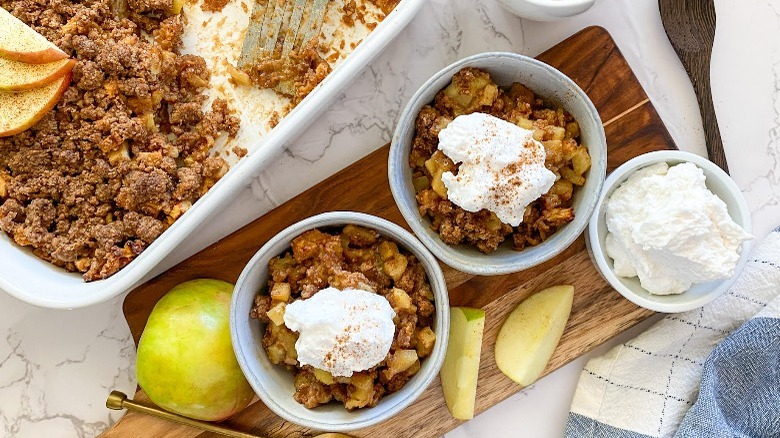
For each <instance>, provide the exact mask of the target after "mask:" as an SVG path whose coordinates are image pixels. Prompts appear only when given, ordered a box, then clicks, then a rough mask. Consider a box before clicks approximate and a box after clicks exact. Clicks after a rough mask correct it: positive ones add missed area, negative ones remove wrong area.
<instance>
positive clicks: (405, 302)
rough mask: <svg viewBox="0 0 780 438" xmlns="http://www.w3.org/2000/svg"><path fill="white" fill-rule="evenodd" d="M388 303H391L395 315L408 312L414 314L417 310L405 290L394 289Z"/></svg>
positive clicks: (388, 295) (388, 297) (388, 296)
mask: <svg viewBox="0 0 780 438" xmlns="http://www.w3.org/2000/svg"><path fill="white" fill-rule="evenodd" d="M386 298H387V301H389V302H390V306H391V307H392V308H393V310H395V313H402V312H408V313H412V312H414V311H415V310H417V308H416V307H415V305H414V304H412V298H411V297H409V294H407V293H406V291H404V290H403V289H399V288H397V287H394V288H393V290H392V291H390V293H389V294H387V297H386Z"/></svg>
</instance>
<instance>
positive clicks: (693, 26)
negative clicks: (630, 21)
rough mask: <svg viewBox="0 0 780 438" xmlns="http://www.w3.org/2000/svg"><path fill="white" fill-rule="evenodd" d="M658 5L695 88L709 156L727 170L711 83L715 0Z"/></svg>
mask: <svg viewBox="0 0 780 438" xmlns="http://www.w3.org/2000/svg"><path fill="white" fill-rule="evenodd" d="M658 7H659V9H660V11H661V21H662V22H663V25H664V29H665V30H666V35H667V36H668V37H669V41H670V42H671V43H672V47H673V48H674V51H675V52H677V56H679V57H680V61H681V62H682V65H683V67H685V71H686V72H688V76H689V77H690V78H691V83H692V84H693V90H694V92H696V99H697V100H698V102H699V111H700V112H701V119H702V124H703V125H704V138H705V140H706V142H707V153H708V154H709V158H710V160H711V161H712V162H713V163H715V164H717V165H718V166H720V168H721V169H723V170H724V171H726V173H728V171H729V167H728V164H727V163H726V153H725V151H724V150H723V140H722V139H721V137H720V128H719V127H718V118H717V116H716V115H715V105H714V104H713V102H712V86H711V85H710V61H711V59H712V44H713V42H714V41H715V4H714V0H658Z"/></svg>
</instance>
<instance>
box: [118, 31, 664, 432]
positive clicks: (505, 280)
mask: <svg viewBox="0 0 780 438" xmlns="http://www.w3.org/2000/svg"><path fill="white" fill-rule="evenodd" d="M538 58H539V59H540V60H542V61H545V62H547V63H548V64H551V65H553V66H554V67H557V68H558V69H560V70H561V71H563V72H564V73H566V74H567V75H569V77H571V78H572V79H573V80H574V81H575V82H577V84H579V85H580V87H582V88H583V89H584V90H585V92H586V93H587V94H588V95H589V96H590V98H591V99H592V100H593V103H594V104H595V106H596V108H597V109H598V110H599V113H600V114H601V119H602V120H603V121H604V129H605V131H606V134H607V143H608V146H609V152H608V157H609V168H610V170H611V169H614V168H615V167H616V166H618V165H620V164H621V163H623V162H625V161H626V160H628V159H630V158H632V157H634V156H636V155H639V154H642V153H645V152H649V151H653V150H658V149H668V148H674V147H675V146H674V143H673V141H672V139H671V137H670V136H669V133H668V132H667V130H666V128H665V127H664V125H663V123H662V121H661V119H660V118H659V117H658V114H657V113H656V111H655V109H654V108H653V105H652V104H651V103H650V100H649V99H648V97H647V95H646V94H645V92H644V90H642V87H641V85H640V84H639V82H638V81H637V79H636V77H635V76H634V74H633V73H632V71H631V69H630V67H629V66H628V64H627V63H626V60H625V59H624V58H623V56H622V55H621V53H620V51H619V50H618V48H617V46H616V45H615V42H614V41H613V40H612V38H611V37H610V36H609V34H608V33H607V32H606V31H605V30H604V29H602V28H600V27H589V28H587V29H584V30H582V31H580V32H579V33H577V34H576V35H574V36H572V37H570V38H568V39H567V40H565V41H563V42H561V43H560V44H558V45H557V46H555V47H553V48H552V49H550V50H548V51H546V52H545V53H543V54H541V55H539V57H538ZM387 153H388V147H387V146H385V147H383V148H380V149H379V150H377V151H376V152H374V153H372V154H370V155H368V156H367V157H365V158H363V159H362V160H360V161H358V162H356V163H355V164H353V165H351V166H349V167H348V168H347V169H345V170H343V171H341V172H339V173H337V174H336V175H334V176H332V177H330V178H328V179H327V180H325V181H323V182H321V183H320V184H318V185H316V186H315V187H313V188H311V189H309V190H307V191H306V192H304V193H302V194H301V195H299V196H297V197H296V198H294V199H292V200H291V201H289V202H287V203H285V204H283V205H281V206H279V207H278V208H276V209H275V210H273V211H272V212H270V213H268V214H266V215H265V216H263V217H261V218H260V219H258V220H256V221H254V222H252V223H251V224H249V225H247V226H246V227H244V228H242V229H240V230H238V231H236V232H235V233H233V234H232V235H230V236H228V237H226V238H225V239H223V240H221V241H219V242H217V243H215V244H213V245H211V246H210V247H208V248H206V249H205V250H203V251H201V252H200V253H198V254H196V255H194V256H192V257H191V258H189V259H187V260H185V261H184V262H182V263H180V264H179V265H178V266H175V267H174V268H172V269H171V270H169V271H168V272H166V273H164V274H162V275H160V276H159V277H157V278H155V279H153V280H151V281H149V282H148V283H146V284H144V285H142V286H140V287H139V288H137V289H135V290H134V291H132V292H131V293H130V294H129V295H128V296H127V298H126V300H125V303H124V313H125V316H126V317H127V321H128V323H129V325H130V329H131V331H132V333H133V336H134V338H135V340H136V342H137V341H138V338H139V337H140V335H141V332H142V330H143V327H144V325H145V323H146V319H147V317H148V315H149V313H150V312H151V309H152V307H153V306H154V304H155V303H156V302H157V300H158V299H159V298H160V297H161V296H162V295H163V294H164V293H165V292H167V291H168V290H170V289H171V288H172V287H173V286H174V285H176V284H178V283H180V282H183V281H186V280H190V279H193V278H201V277H209V278H218V279H222V280H225V281H229V282H235V281H236V279H237V278H238V275H239V274H240V272H241V270H242V268H243V267H244V265H245V264H246V262H247V261H249V259H250V258H251V257H252V255H253V254H254V253H255V252H256V251H257V250H258V249H259V248H260V247H261V246H262V245H263V244H264V243H265V242H266V241H267V240H268V239H269V238H271V237H272V236H273V235H274V234H276V233H277V232H279V231H281V230H282V229H283V228H285V227H287V226H288V225H290V224H292V223H294V222H297V221H298V220H300V219H303V218H305V217H308V216H311V215H314V214H317V213H321V212H324V211H331V210H356V211H363V212H367V213H372V214H374V215H377V216H381V217H384V218H386V219H389V220H391V221H393V222H396V223H398V224H401V225H403V226H405V227H406V223H405V222H404V220H403V218H402V217H401V214H400V212H399V211H398V209H397V208H396V205H395V202H394V201H393V198H392V196H391V194H390V188H389V185H388V181H387ZM407 228H408V227H407ZM443 268H444V272H445V276H446V279H447V285H448V287H449V294H450V303H451V305H452V306H469V307H481V308H484V309H485V311H486V313H487V319H486V324H485V334H484V341H483V346H482V358H481V364H480V371H479V382H478V389H477V402H476V411H477V413H479V412H482V411H484V410H486V409H487V408H489V407H491V406H493V405H495V404H496V403H498V402H500V401H502V400H504V399H505V398H507V397H509V396H510V395H512V394H514V393H516V392H517V391H520V390H521V389H522V388H521V387H520V386H518V385H517V384H515V383H514V382H512V381H511V380H509V379H508V378H507V377H505V376H504V375H503V374H501V372H500V371H499V370H498V368H497V367H496V364H495V360H494V358H493V346H494V344H495V340H496V334H497V332H498V329H499V328H500V326H501V324H502V322H503V320H504V318H505V316H506V315H507V314H508V312H510V311H511V310H512V309H513V308H514V307H515V306H516V305H517V304H518V303H519V302H520V301H522V300H523V299H524V298H526V297H527V296H528V295H530V294H531V293H533V292H535V291H538V290H540V289H542V288H545V287H547V286H552V285H556V284H562V283H567V284H573V285H574V286H575V296H574V305H573V309H572V313H571V318H570V319H569V322H568V324H567V326H566V331H565V333H564V334H563V338H562V339H561V342H560V345H559V346H558V348H557V350H556V351H555V354H554V355H553V357H552V360H551V361H550V364H549V365H548V367H547V369H546V370H545V373H549V372H551V371H553V370H555V369H557V368H559V367H561V366H562V365H564V364H566V363H568V362H570V361H571V360H573V359H575V358H576V357H578V356H580V355H582V354H584V353H586V352H588V351H590V350H592V349H593V348H595V347H596V346H598V345H600V344H602V343H603V342H605V341H607V340H609V339H611V338H612V337H614V336H615V335H617V334H619V333H621V332H623V331H624V330H626V329H628V328H630V327H632V326H634V325H635V324H637V323H639V322H641V321H643V320H645V319H646V318H648V317H649V316H651V315H652V314H653V313H652V312H651V311H648V310H644V309H641V308H639V307H637V306H635V305H634V304H632V303H631V302H629V301H628V300H625V299H624V298H622V297H621V296H620V295H619V294H618V293H617V292H615V291H614V290H613V289H612V288H611V287H609V285H607V283H606V282H605V281H604V280H603V279H602V278H601V276H600V275H599V274H598V272H597V271H596V269H595V268H594V267H593V265H592V263H591V261H590V258H589V257H588V254H587V251H586V250H585V242H584V239H583V238H582V237H580V238H579V239H578V240H577V241H576V242H575V243H574V244H572V245H571V247H569V248H568V249H567V250H566V251H564V253H563V254H561V255H560V256H558V257H556V258H554V259H553V260H550V261H549V262H547V263H544V264H543V265H541V266H537V267H535V268H533V269H529V270H527V271H524V272H521V273H517V274H511V275H503V276H497V277H475V276H471V275H467V274H464V273H461V272H458V271H455V270H453V269H450V268H448V267H446V266H443ZM290 396H291V397H292V393H291V394H290ZM135 398H136V399H138V400H148V399H147V398H146V396H145V395H144V394H143V392H142V391H139V392H138V393H137V394H136V395H135ZM459 423H460V422H459V421H457V420H454V419H453V418H452V417H451V416H450V414H449V412H448V411H447V407H446V405H445V403H444V398H443V396H442V391H441V385H440V383H439V381H438V380H436V381H435V382H434V383H433V384H432V385H431V386H430V388H428V389H427V390H426V391H425V392H424V393H423V395H422V396H421V397H420V398H419V399H418V400H417V401H416V402H415V403H413V404H412V405H411V406H410V407H408V408H407V409H406V410H404V411H402V412H401V413H400V414H398V415H397V416H396V417H394V418H393V419H391V420H389V421H387V422H385V423H382V424H381V425H378V426H374V427H371V428H368V429H363V430H360V431H356V432H353V433H352V435H354V436H359V437H369V436H371V437H373V436H391V437H411V436H414V437H433V436H440V435H442V434H443V433H445V432H447V431H449V430H451V429H453V428H454V427H456V426H457V425H458V424H459ZM225 424H227V425H229V426H231V427H234V428H236V429H239V430H242V431H245V432H251V433H256V434H257V435H260V436H271V437H293V436H294V437H299V436H309V435H311V434H313V432H314V431H311V430H305V429H302V428H300V427H298V426H296V425H294V424H290V423H287V422H285V421H283V420H281V419H280V418H279V417H277V416H276V415H274V414H273V413H272V412H271V411H270V410H269V409H268V408H266V407H265V406H264V405H263V403H261V402H259V401H257V400H255V402H254V403H253V404H251V405H250V406H249V407H247V408H246V409H244V410H243V411H241V412H239V413H238V414H236V415H235V416H234V417H232V418H231V419H229V420H227V421H226V422H225ZM103 436H104V437H105V438H125V437H142V436H143V437H145V436H154V437H158V438H173V437H177V438H180V437H199V438H205V437H210V436H214V435H212V434H209V433H204V432H201V431H199V430H196V429H191V428H188V427H186V426H179V425H176V424H173V423H169V422H166V421H164V420H159V419H157V418H154V417H149V416H144V415H140V414H135V413H128V414H127V415H125V416H124V417H123V418H122V419H121V420H120V421H119V422H118V423H117V424H116V425H114V427H113V428H111V429H110V430H109V431H107V432H106V433H104V435H103Z"/></svg>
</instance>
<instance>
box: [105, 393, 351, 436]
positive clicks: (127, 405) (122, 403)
mask: <svg viewBox="0 0 780 438" xmlns="http://www.w3.org/2000/svg"><path fill="white" fill-rule="evenodd" d="M106 407H107V408H108V409H113V410H115V411H119V410H122V409H127V410H128V411H135V412H139V413H141V414H148V415H153V416H155V417H158V418H162V419H164V420H169V421H174V422H176V423H181V424H184V425H187V426H190V427H194V428H197V429H201V430H205V431H208V432H214V433H219V434H222V435H225V436H229V437H233V438H265V437H263V436H262V435H253V434H251V433H246V432H239V431H237V430H235V429H230V428H228V427H225V426H220V425H219V424H214V423H208V422H205V421H200V420H193V419H192V418H187V417H182V416H181V415H178V414H174V413H172V412H168V411H165V410H162V409H160V408H158V407H156V406H148V405H145V404H143V403H138V402H137V401H134V400H132V399H129V398H127V395H126V394H125V393H124V392H121V391H111V394H109V395H108V399H106ZM313 438H350V436H349V435H344V434H343V433H334V432H328V433H323V434H321V435H317V436H315V437H313Z"/></svg>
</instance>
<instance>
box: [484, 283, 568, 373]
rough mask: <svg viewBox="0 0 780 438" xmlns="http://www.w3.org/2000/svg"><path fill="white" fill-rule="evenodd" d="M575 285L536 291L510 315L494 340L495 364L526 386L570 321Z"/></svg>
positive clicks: (541, 369) (544, 363)
mask: <svg viewBox="0 0 780 438" xmlns="http://www.w3.org/2000/svg"><path fill="white" fill-rule="evenodd" d="M573 299H574V286H553V287H550V288H548V289H545V290H543V291H541V292H538V293H535V294H533V295H531V296H530V297H528V298H527V299H526V300H525V301H523V302H522V303H520V305H518V306H517V308H516V309H515V310H513V311H512V313H510V314H509V316H508V317H507V319H506V321H504V325H502V326H501V330H500V331H499V332H498V338H497V339H496V365H498V369H500V370H501V372H502V373H504V374H505V375H506V376H507V377H509V378H510V379H512V380H514V381H515V382H517V383H519V384H521V385H523V386H528V385H530V384H531V383H533V382H535V381H536V379H538V378H539V376H540V375H541V374H542V371H544V368H545V367H546V366H547V362H549V361H550V357H552V354H553V351H555V347H557V346H558V341H560V340H561V335H562V334H563V329H564V327H566V321H568V320H569V314H570V313H571V304H572V300H573Z"/></svg>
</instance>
